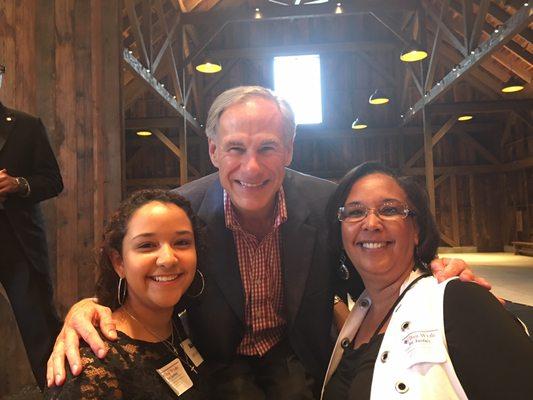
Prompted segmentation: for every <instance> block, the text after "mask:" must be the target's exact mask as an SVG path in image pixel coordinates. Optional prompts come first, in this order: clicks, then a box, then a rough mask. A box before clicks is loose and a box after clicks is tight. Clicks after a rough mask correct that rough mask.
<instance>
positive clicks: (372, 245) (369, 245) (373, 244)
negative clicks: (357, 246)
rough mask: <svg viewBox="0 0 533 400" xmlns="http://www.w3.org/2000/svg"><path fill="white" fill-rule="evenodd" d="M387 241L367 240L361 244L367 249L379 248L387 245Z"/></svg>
mask: <svg viewBox="0 0 533 400" xmlns="http://www.w3.org/2000/svg"><path fill="white" fill-rule="evenodd" d="M385 244H386V243H385V242H365V243H362V244H361V246H363V248H365V249H379V248H381V247H385Z"/></svg>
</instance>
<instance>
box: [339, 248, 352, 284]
mask: <svg viewBox="0 0 533 400" xmlns="http://www.w3.org/2000/svg"><path fill="white" fill-rule="evenodd" d="M337 275H338V276H339V278H340V279H341V280H343V281H347V280H348V279H350V270H349V269H348V267H347V266H346V253H345V252H344V250H342V253H341V256H340V259H339V267H338V269H337Z"/></svg>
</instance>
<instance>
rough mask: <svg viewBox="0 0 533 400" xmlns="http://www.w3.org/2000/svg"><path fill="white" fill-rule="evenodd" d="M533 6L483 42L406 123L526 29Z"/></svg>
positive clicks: (410, 113) (415, 107) (408, 114)
mask: <svg viewBox="0 0 533 400" xmlns="http://www.w3.org/2000/svg"><path fill="white" fill-rule="evenodd" d="M531 7H532V6H531V5H528V6H524V7H522V8H521V9H520V10H519V11H517V12H516V14H515V15H513V16H512V17H511V18H510V19H509V21H508V22H507V24H506V25H505V27H502V29H501V30H500V31H498V32H495V33H493V34H492V35H491V37H490V38H489V40H487V41H485V42H483V44H482V45H481V46H479V47H478V48H477V49H476V51H475V52H474V54H470V55H468V56H467V57H466V58H465V59H464V60H463V61H461V63H460V64H459V66H458V67H457V69H456V71H451V72H449V73H448V74H447V75H446V76H445V77H444V78H443V79H442V81H441V82H439V84H437V85H435V86H433V88H432V89H431V90H429V91H428V93H426V94H424V96H422V98H421V99H420V100H419V101H418V102H417V103H416V104H414V105H413V106H412V109H410V110H409V111H408V112H406V113H405V114H404V123H405V122H408V121H410V120H411V119H412V118H413V117H414V116H415V115H416V114H417V113H418V112H419V111H420V110H422V109H423V108H424V106H426V105H428V104H431V103H432V102H434V101H435V100H436V99H437V98H439V97H440V96H441V95H442V94H444V93H446V92H447V91H448V90H449V89H450V88H451V87H452V86H453V85H454V84H455V83H457V82H458V81H460V80H461V79H464V77H465V76H466V75H467V74H468V73H470V72H471V71H472V70H473V69H474V68H475V67H476V66H478V65H479V63H480V62H481V61H483V60H484V59H485V58H486V57H489V56H490V55H491V54H492V53H493V52H494V51H496V50H497V49H498V48H500V47H501V46H502V45H503V44H504V43H506V42H508V41H509V40H511V39H512V37H513V36H514V35H515V34H516V33H517V32H519V31H521V30H522V29H523V28H524V27H526V26H527V25H528V24H529V23H530V22H531V21H532V20H533V12H532V8H531Z"/></svg>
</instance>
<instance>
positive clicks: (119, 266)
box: [109, 249, 126, 278]
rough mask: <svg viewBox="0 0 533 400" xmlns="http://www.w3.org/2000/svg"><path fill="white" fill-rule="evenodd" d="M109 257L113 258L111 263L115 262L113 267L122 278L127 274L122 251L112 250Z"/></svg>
mask: <svg viewBox="0 0 533 400" xmlns="http://www.w3.org/2000/svg"><path fill="white" fill-rule="evenodd" d="M109 259H110V260H111V264H113V268H114V269H115V272H116V273H117V275H118V276H119V277H121V278H124V276H126V272H125V271H124V261H123V260H122V256H121V255H120V253H119V252H118V251H116V250H115V249H113V250H111V252H110V253H109Z"/></svg>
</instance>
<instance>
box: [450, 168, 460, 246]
mask: <svg viewBox="0 0 533 400" xmlns="http://www.w3.org/2000/svg"><path fill="white" fill-rule="evenodd" d="M450 202H451V204H450V207H451V211H452V238H453V240H454V241H455V242H457V245H458V246H460V245H461V234H460V231H459V204H458V201H457V177H456V176H455V175H450Z"/></svg>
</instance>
